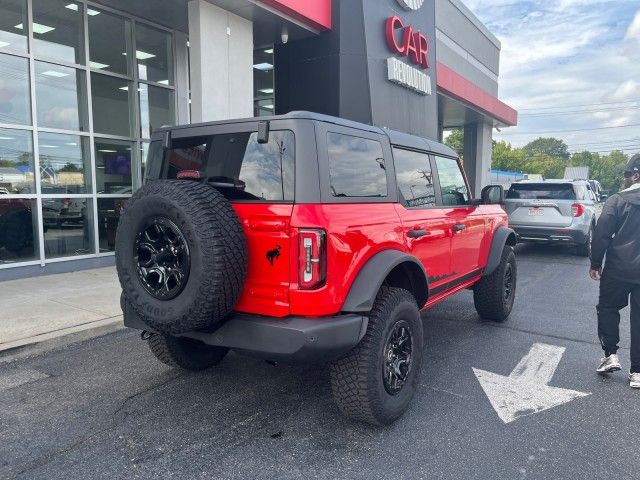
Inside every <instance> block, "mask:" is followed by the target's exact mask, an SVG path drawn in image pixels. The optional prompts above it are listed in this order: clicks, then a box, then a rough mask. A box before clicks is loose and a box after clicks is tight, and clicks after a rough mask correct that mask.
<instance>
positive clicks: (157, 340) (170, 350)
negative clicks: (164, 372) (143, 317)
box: [148, 333, 229, 372]
mask: <svg viewBox="0 0 640 480" xmlns="http://www.w3.org/2000/svg"><path fill="white" fill-rule="evenodd" d="M148 343H149V348H150V349H151V352H152V353H153V354H154V355H155V356H156V358H157V359H158V360H160V361H161V362H162V363H164V364H166V365H169V366H170V367H177V368H181V369H183V370H189V371H192V372H197V371H200V370H206V369H207V368H210V367H213V366H214V365H218V364H219V363H220V362H221V361H222V359H223V358H224V357H225V356H226V355H227V353H228V352H229V349H228V348H222V347H213V346H211V345H207V344H206V343H203V342H200V341H198V340H194V339H192V338H186V337H172V336H170V335H164V334H161V333H152V334H151V336H150V337H149V339H148Z"/></svg>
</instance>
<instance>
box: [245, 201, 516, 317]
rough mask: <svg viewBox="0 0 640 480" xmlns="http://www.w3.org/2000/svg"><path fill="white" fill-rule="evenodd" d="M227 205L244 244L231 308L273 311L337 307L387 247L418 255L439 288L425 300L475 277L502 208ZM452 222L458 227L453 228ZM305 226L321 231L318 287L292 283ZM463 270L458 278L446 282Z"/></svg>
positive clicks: (316, 312)
mask: <svg viewBox="0 0 640 480" xmlns="http://www.w3.org/2000/svg"><path fill="white" fill-rule="evenodd" d="M233 206H234V209H235V211H236V213H237V214H238V217H239V218H240V220H241V222H242V225H243V229H244V231H245V234H246V238H247V244H248V251H249V262H248V265H249V271H248V275H247V280H246V283H245V287H244V290H243V293H242V296H241V298H240V300H239V302H238V304H237V305H236V308H235V309H236V311H238V312H242V313H252V314H258V315H265V316H273V317H279V318H281V317H285V316H288V315H302V316H307V317H323V316H329V315H335V314H337V313H339V312H340V310H341V308H342V305H343V304H344V302H345V300H346V297H347V295H348V293H349V289H350V288H351V286H352V284H353V282H354V281H355V279H356V277H357V275H358V273H359V272H360V270H361V269H362V268H363V267H364V265H365V264H366V263H367V261H369V260H370V259H371V258H372V257H373V256H374V255H376V254H377V253H379V252H381V251H383V250H387V249H393V250H399V251H402V252H406V253H407V254H409V255H412V256H414V257H415V258H417V259H418V260H419V261H420V262H421V263H422V264H423V266H424V267H425V270H426V272H427V276H428V278H429V288H430V289H434V288H435V289H438V287H445V289H444V291H442V292H439V293H437V294H434V295H432V296H431V297H430V298H429V300H428V302H427V304H426V306H425V307H429V306H431V305H433V304H435V303H437V302H439V301H441V300H443V299H445V298H447V297H449V296H451V295H453V294H455V293H457V292H458V291H460V290H461V289H464V288H467V287H468V286H470V285H473V284H474V283H475V282H476V281H477V280H478V279H479V278H480V277H481V276H482V270H483V268H484V267H485V266H486V264H487V261H488V257H489V250H490V248H491V240H492V238H493V234H494V232H495V230H496V229H497V228H498V227H500V226H507V216H506V214H505V213H504V211H503V210H502V209H501V208H500V206H492V205H482V206H478V207H462V208H460V207H456V208H442V207H438V208H431V209H406V208H404V207H403V206H402V205H399V204H394V203H369V204H313V205H310V204H298V205H291V204H246V203H234V204H233ZM363 213H364V214H363ZM457 224H464V225H465V229H464V230H463V231H461V232H459V233H456V232H454V231H453V226H454V225H457ZM310 228H311V229H322V230H324V231H325V232H326V233H327V239H326V255H327V259H326V261H327V265H328V267H327V276H326V282H325V283H324V285H323V286H321V287H320V288H317V289H314V290H303V289H300V288H299V285H298V271H299V268H298V267H299V265H298V255H299V247H298V230H299V229H310ZM410 230H426V231H427V232H428V233H427V235H425V236H423V237H421V238H417V239H412V238H409V236H408V235H407V234H408V232H409V231H410ZM275 252H277V255H276V254H275ZM463 277H465V278H464V280H462V281H461V283H460V282H458V283H457V284H456V285H455V286H453V287H450V288H446V286H447V284H449V283H451V282H455V281H456V280H459V279H461V278H463ZM372 281H373V280H372Z"/></svg>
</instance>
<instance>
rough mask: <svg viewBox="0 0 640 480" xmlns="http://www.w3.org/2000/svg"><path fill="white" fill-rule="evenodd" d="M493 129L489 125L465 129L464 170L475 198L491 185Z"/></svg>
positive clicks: (475, 125)
mask: <svg viewBox="0 0 640 480" xmlns="http://www.w3.org/2000/svg"><path fill="white" fill-rule="evenodd" d="M492 131H493V127H492V125H491V124H489V123H474V124H471V125H465V127H464V169H465V171H466V173H467V178H468V179H469V183H470V184H471V189H472V190H473V194H474V196H475V197H479V196H480V192H481V191H482V188H483V187H485V186H486V185H488V184H489V178H490V177H489V172H490V171H491V155H492V153H493V144H492Z"/></svg>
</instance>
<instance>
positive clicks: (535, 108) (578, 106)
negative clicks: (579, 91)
mask: <svg viewBox="0 0 640 480" xmlns="http://www.w3.org/2000/svg"><path fill="white" fill-rule="evenodd" d="M635 102H640V98H636V99H635V100H625V101H623V102H604V103H587V104H583V105H556V106H554V107H531V108H519V109H518V110H519V111H521V112H525V111H533V112H536V111H543V110H557V109H561V108H582V107H600V106H603V105H622V104H627V103H635Z"/></svg>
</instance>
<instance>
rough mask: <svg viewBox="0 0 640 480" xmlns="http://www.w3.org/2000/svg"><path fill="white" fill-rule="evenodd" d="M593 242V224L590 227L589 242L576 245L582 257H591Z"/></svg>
mask: <svg viewBox="0 0 640 480" xmlns="http://www.w3.org/2000/svg"><path fill="white" fill-rule="evenodd" d="M592 242H593V226H592V227H591V228H590V229H589V234H588V235H587V243H585V244H583V245H578V246H577V247H576V252H577V254H578V255H579V256H581V257H590V256H591V243H592Z"/></svg>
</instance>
